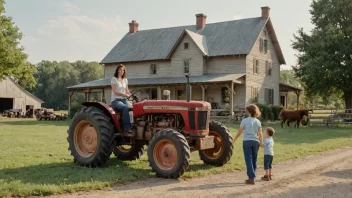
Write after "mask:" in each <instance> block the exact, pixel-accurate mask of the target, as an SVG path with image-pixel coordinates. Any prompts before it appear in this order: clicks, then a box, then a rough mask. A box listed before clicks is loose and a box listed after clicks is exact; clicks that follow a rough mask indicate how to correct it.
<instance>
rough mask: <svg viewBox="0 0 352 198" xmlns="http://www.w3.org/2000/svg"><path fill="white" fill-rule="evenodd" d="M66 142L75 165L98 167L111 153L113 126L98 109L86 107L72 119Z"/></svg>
mask: <svg viewBox="0 0 352 198" xmlns="http://www.w3.org/2000/svg"><path fill="white" fill-rule="evenodd" d="M67 141H68V143H69V148H68V149H69V150H70V151H71V155H72V156H73V157H74V162H75V163H76V164H78V165H82V166H88V167H98V166H101V165H103V164H104V163H105V162H106V161H108V160H109V158H110V155H111V153H112V147H113V141H114V130H113V126H112V124H111V123H110V119H109V117H108V116H106V115H105V114H104V113H103V112H102V111H101V110H100V109H98V108H96V107H86V108H83V109H82V110H80V111H79V112H77V113H76V114H75V116H74V117H73V119H72V124H71V125H70V127H69V129H68V138H67Z"/></svg>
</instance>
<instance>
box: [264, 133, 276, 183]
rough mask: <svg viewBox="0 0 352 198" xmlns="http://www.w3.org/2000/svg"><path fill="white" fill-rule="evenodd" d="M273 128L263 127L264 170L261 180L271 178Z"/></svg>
mask: <svg viewBox="0 0 352 198" xmlns="http://www.w3.org/2000/svg"><path fill="white" fill-rule="evenodd" d="M274 133H275V130H274V129H273V128H271V127H268V128H266V129H265V140H264V170H265V175H264V176H263V177H262V180H265V181H270V180H271V164H272V163H273V158H274V140H273V135H274Z"/></svg>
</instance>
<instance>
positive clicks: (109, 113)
mask: <svg viewBox="0 0 352 198" xmlns="http://www.w3.org/2000/svg"><path fill="white" fill-rule="evenodd" d="M82 105H83V106H86V107H90V106H93V107H96V108H98V109H100V110H102V111H103V112H104V113H105V114H106V115H107V116H108V117H110V118H111V119H112V121H113V122H112V124H113V125H114V126H115V127H116V132H119V131H120V129H121V127H120V122H119V120H118V119H117V117H116V112H115V111H114V109H113V108H112V107H110V106H109V105H107V104H105V103H102V102H83V103H82Z"/></svg>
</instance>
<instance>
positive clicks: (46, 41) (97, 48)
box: [21, 4, 128, 63]
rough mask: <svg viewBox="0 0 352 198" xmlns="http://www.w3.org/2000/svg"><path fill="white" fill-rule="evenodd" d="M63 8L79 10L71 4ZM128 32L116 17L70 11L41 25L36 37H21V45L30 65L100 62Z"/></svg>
mask: <svg viewBox="0 0 352 198" xmlns="http://www.w3.org/2000/svg"><path fill="white" fill-rule="evenodd" d="M64 7H65V9H66V8H67V10H70V11H79V8H77V7H75V6H74V5H72V4H65V5H64ZM68 8H69V9H68ZM67 10H66V11H67ZM127 31H128V24H127V23H122V22H121V19H120V17H119V16H109V17H108V16H105V17H91V16H86V15H81V14H79V12H76V13H73V12H71V14H66V15H62V16H57V17H56V18H54V19H52V20H49V21H47V22H46V23H44V24H42V25H41V26H40V27H39V28H38V30H37V32H36V33H35V34H32V35H24V37H23V40H22V42H21V43H22V45H23V46H24V48H25V52H26V53H28V54H29V60H30V61H31V62H33V63H37V62H39V61H41V60H57V61H61V60H69V61H75V60H87V61H101V60H102V59H103V58H104V56H105V55H106V54H107V53H108V52H109V50H111V49H112V47H113V46H115V44H116V43H117V42H118V41H119V40H120V39H121V38H122V36H123V35H124V34H126V32H127Z"/></svg>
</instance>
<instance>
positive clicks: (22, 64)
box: [0, 0, 36, 88]
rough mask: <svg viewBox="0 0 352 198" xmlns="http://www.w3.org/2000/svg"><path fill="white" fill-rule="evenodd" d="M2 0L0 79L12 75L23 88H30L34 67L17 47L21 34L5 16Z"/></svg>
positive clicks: (0, 15)
mask: <svg viewBox="0 0 352 198" xmlns="http://www.w3.org/2000/svg"><path fill="white" fill-rule="evenodd" d="M4 3H5V2H4V0H0V81H1V80H3V79H4V78H5V76H13V77H14V78H15V80H16V81H18V82H19V83H20V85H21V86H23V87H24V88H31V87H33V86H34V85H35V83H36V81H35V79H34V77H33V73H35V71H36V70H35V67H34V66H33V65H32V64H30V63H28V62H27V61H26V60H27V54H25V53H24V52H23V47H19V43H20V40H21V39H22V34H21V33H20V32H19V29H18V27H16V26H15V25H14V23H13V22H12V18H11V17H7V16H5V8H4Z"/></svg>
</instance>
